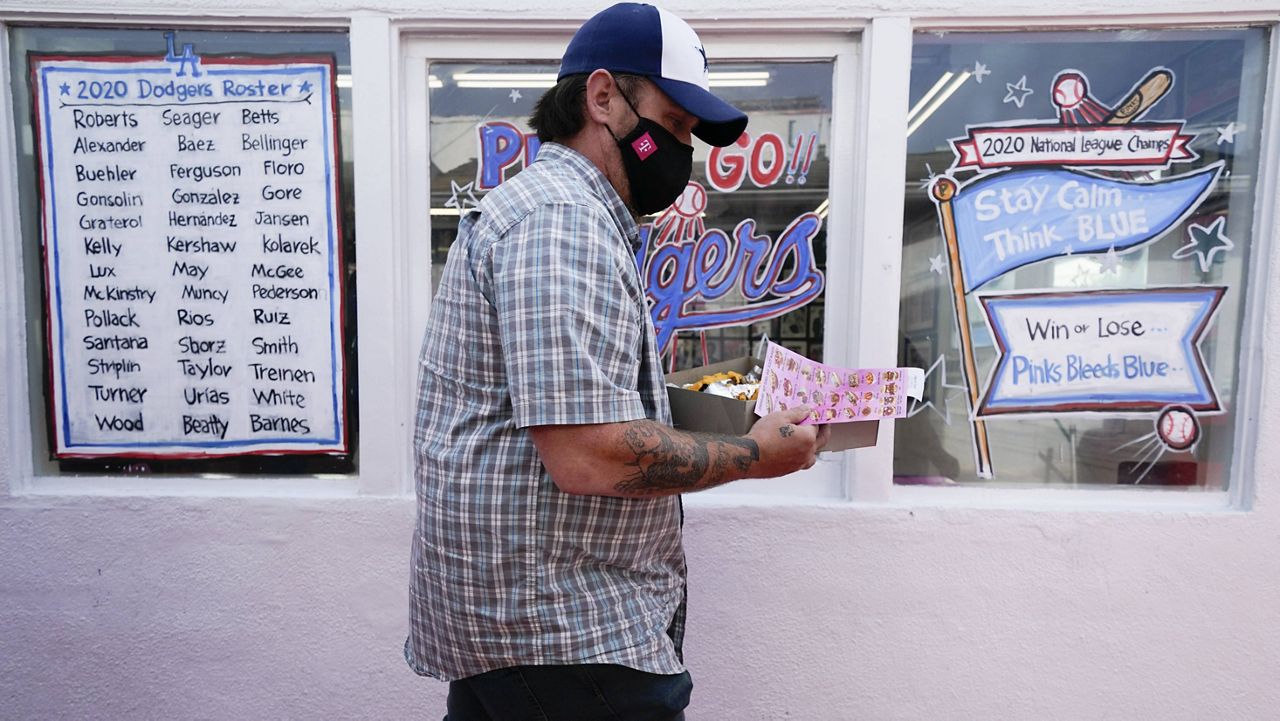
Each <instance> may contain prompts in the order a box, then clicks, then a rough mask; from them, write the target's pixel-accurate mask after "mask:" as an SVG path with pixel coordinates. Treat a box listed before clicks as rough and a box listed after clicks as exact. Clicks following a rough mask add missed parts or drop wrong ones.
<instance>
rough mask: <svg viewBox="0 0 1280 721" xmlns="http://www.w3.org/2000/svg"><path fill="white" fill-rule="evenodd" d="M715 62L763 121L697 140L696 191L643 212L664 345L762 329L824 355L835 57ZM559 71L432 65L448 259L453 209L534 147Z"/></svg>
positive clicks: (681, 347)
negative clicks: (713, 140)
mask: <svg viewBox="0 0 1280 721" xmlns="http://www.w3.org/2000/svg"><path fill="white" fill-rule="evenodd" d="M711 74H712V80H713V82H716V84H717V86H718V87H717V91H718V92H719V93H720V94H721V95H722V96H724V97H727V98H729V99H730V100H731V101H732V102H736V103H738V104H740V105H741V106H743V107H744V108H745V109H747V110H748V112H749V113H750V115H751V126H750V127H749V128H748V131H747V132H746V133H744V134H743V135H742V136H741V137H740V138H739V139H738V141H737V142H736V143H734V144H732V145H730V146H728V147H725V148H709V147H708V146H706V145H704V144H702V143H700V142H695V162H694V175H693V178H692V180H691V181H690V183H689V185H688V186H687V187H686V189H685V192H684V193H683V194H682V195H681V196H680V197H679V198H678V199H677V200H676V201H675V202H674V203H673V204H672V205H671V206H670V207H668V208H666V209H665V210H663V211H661V212H659V213H657V214H655V215H654V216H650V217H648V218H645V219H642V220H641V241H642V242H641V247H640V249H639V251H638V252H637V254H636V265H637V269H638V270H639V272H640V277H641V278H642V279H643V281H644V282H645V284H646V288H647V290H648V295H649V302H650V311H651V314H652V317H653V322H654V328H655V331H656V332H657V335H658V342H659V347H660V348H661V349H662V351H663V353H664V354H666V355H667V362H668V363H669V364H670V365H672V366H673V367H688V366H691V365H695V364H701V363H703V362H715V361H718V360H722V359H727V358H731V357H735V356H740V355H744V354H746V353H749V352H750V348H751V345H752V343H753V342H754V340H755V339H758V338H759V337H760V336H761V335H767V336H769V337H770V338H773V339H775V340H777V341H778V342H779V343H782V344H783V345H785V346H787V347H788V348H790V349H791V350H793V351H796V352H799V353H801V354H804V355H809V356H810V357H820V356H821V352H822V345H821V342H822V313H821V301H822V297H823V290H824V288H825V282H826V280H825V274H824V267H825V241H826V233H825V228H824V226H825V219H826V214H827V207H828V205H827V203H826V198H827V195H826V194H827V162H826V143H827V135H828V129H829V127H830V107H831V98H830V93H831V66H830V64H829V63H775V64H761V65H753V66H749V67H742V68H738V67H733V68H728V69H720V68H717V69H713V70H712V73H711ZM554 76H555V67H554V66H547V67H538V66H527V65H497V66H487V67H477V66H473V65H466V64H434V65H432V66H431V78H432V79H431V81H430V82H431V83H432V90H431V128H432V164H433V175H432V191H433V203H432V206H433V210H432V214H433V215H434V216H436V222H435V223H433V236H434V238H433V252H434V253H435V254H436V258H437V260H443V255H444V253H445V252H447V247H448V244H449V243H451V242H452V240H453V232H454V231H455V229H454V228H453V227H451V226H452V223H450V222H449V221H448V220H447V219H446V218H445V217H442V216H454V215H456V214H457V213H458V211H459V210H461V209H464V208H467V207H471V206H473V205H475V204H477V203H478V202H479V200H480V198H481V197H482V196H483V193H485V192H488V191H489V190H492V189H493V188H495V187H497V186H498V185H500V184H501V183H502V182H503V181H505V180H507V179H509V178H511V177H512V176H513V175H514V174H515V173H517V172H519V171H520V170H521V169H522V168H524V167H527V166H528V165H529V164H530V163H531V162H533V160H534V158H536V156H537V151H538V146H539V143H538V139H537V137H536V136H535V135H534V134H533V133H531V132H530V131H529V130H528V127H527V122H526V119H525V118H526V117H527V115H528V114H529V112H530V111H531V109H532V105H533V101H534V100H536V98H537V97H538V96H539V95H540V94H541V92H542V91H543V89H545V88H546V87H550V86H551V85H552V84H553V82H554ZM477 78H484V79H486V80H485V81H484V82H483V83H482V84H477V83H478V82H480V81H478V80H476V79H477ZM521 88H526V89H527V91H526V90H521ZM526 95H527V96H526ZM446 188H447V191H446Z"/></svg>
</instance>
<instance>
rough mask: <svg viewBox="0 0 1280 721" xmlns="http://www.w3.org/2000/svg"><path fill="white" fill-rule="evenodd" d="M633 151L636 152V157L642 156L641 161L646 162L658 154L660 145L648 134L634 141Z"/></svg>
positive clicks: (632, 144)
mask: <svg viewBox="0 0 1280 721" xmlns="http://www.w3.org/2000/svg"><path fill="white" fill-rule="evenodd" d="M631 149H632V150H634V151H636V155H638V156H640V159H641V160H644V159H646V158H648V157H649V156H650V155H653V154H654V153H655V152H657V150H658V144H657V143H655V142H653V138H651V137H649V134H648V133H645V134H644V135H641V136H640V137H638V138H636V139H635V140H634V141H632V143H631Z"/></svg>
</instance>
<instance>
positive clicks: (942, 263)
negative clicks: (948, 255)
mask: <svg viewBox="0 0 1280 721" xmlns="http://www.w3.org/2000/svg"><path fill="white" fill-rule="evenodd" d="M929 272H931V273H937V274H938V275H946V274H947V266H946V260H945V259H944V258H943V257H942V254H941V253H939V254H937V255H935V256H933V257H932V258H930V259H929Z"/></svg>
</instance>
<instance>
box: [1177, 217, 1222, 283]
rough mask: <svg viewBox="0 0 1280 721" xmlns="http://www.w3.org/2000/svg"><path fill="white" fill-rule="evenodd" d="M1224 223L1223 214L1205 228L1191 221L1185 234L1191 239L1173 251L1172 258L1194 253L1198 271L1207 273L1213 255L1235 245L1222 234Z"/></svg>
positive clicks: (1180, 258)
mask: <svg viewBox="0 0 1280 721" xmlns="http://www.w3.org/2000/svg"><path fill="white" fill-rule="evenodd" d="M1226 224H1227V217H1226V216H1225V215H1219V216H1218V217H1217V219H1215V220H1214V221H1213V222H1212V223H1210V224H1209V227H1207V228H1206V227H1205V226H1203V225H1199V224H1196V223H1192V224H1191V226H1190V227H1188V228H1187V234H1188V235H1190V236H1191V240H1189V241H1187V244H1186V245H1184V246H1182V247H1181V248H1178V249H1177V250H1175V251H1174V252H1173V258H1174V260H1182V259H1183V258H1189V257H1191V256H1192V255H1194V256H1196V260H1197V261H1198V262H1199V263H1200V272H1201V273H1208V272H1209V266H1211V265H1213V258H1214V256H1216V255H1217V254H1218V253H1225V252H1227V251H1229V250H1231V249H1232V248H1234V247H1236V244H1235V243H1232V242H1231V239H1230V238H1228V237H1227V236H1226V235H1224V234H1223V230H1224V226H1225V225H1226Z"/></svg>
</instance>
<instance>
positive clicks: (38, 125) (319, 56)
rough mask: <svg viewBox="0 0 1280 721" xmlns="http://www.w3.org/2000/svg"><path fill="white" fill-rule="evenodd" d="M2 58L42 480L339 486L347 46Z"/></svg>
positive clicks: (94, 41)
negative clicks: (195, 478) (281, 477)
mask: <svg viewBox="0 0 1280 721" xmlns="http://www.w3.org/2000/svg"><path fill="white" fill-rule="evenodd" d="M9 40H10V44H9V47H10V57H9V62H10V67H11V68H12V73H13V77H12V78H10V81H11V82H10V87H11V88H12V93H13V101H14V117H15V124H16V137H17V140H18V144H17V145H18V153H19V157H18V169H19V175H18V191H19V200H20V204H21V205H20V210H21V213H20V215H21V224H22V237H21V240H22V244H23V247H22V257H23V268H24V272H25V277H24V286H25V293H26V296H25V302H26V307H27V309H28V313H27V334H26V335H27V339H28V367H29V368H30V369H31V372H30V374H29V383H30V385H29V389H28V392H29V394H30V398H31V399H32V401H31V407H32V409H33V411H34V412H33V414H32V419H31V423H32V437H33V438H34V439H37V442H36V443H34V444H33V454H34V456H35V457H34V461H35V463H34V465H35V469H36V472H37V473H38V474H40V473H46V472H63V473H94V474H129V475H138V474H152V473H180V474H184V475H190V474H201V473H219V474H221V473H250V474H260V473H279V474H314V473H350V472H352V471H354V470H355V454H356V448H357V435H358V434H357V429H356V418H357V416H358V414H357V390H356V388H357V386H356V383H355V382H354V378H355V377H356V353H355V343H356V327H355V318H356V315H355V312H354V310H355V307H354V300H355V267H356V266H355V242H354V222H353V221H354V215H353V211H352V207H353V206H352V203H351V197H352V195H351V189H352V188H351V186H352V183H351V163H350V157H351V153H350V150H349V149H350V146H351V135H350V133H351V122H350V104H351V99H350V86H351V83H350V77H351V76H350V59H349V51H348V42H347V36H346V34H345V33H341V32H308V33H293V32H290V33H285V32H250V31H236V32H220V31H207V30H206V31H186V30H177V31H166V30H163V29H120V28H113V29H105V28H93V29H90V28H66V27H58V28H28V27H18V28H12V29H11V30H10V36H9ZM344 151H345V152H344ZM46 441H47V442H46Z"/></svg>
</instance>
